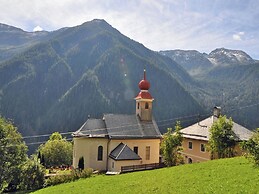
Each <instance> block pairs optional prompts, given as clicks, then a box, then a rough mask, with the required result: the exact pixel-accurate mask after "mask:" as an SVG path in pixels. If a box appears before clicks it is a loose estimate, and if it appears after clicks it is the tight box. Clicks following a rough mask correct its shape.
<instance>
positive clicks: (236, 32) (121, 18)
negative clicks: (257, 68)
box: [0, 0, 259, 59]
mask: <svg viewBox="0 0 259 194" xmlns="http://www.w3.org/2000/svg"><path fill="white" fill-rule="evenodd" d="M0 7H1V12H0V23H5V24H9V25H12V26H16V27H19V28H22V29H24V30H26V31H33V29H34V28H35V27H37V26H38V28H37V29H41V28H42V29H44V30H47V31H53V30H56V29H59V28H61V27H69V26H75V25H80V24H82V23H84V22H86V21H90V20H92V19H95V18H99V19H105V20H106V21H107V22H108V23H109V24H111V25H112V26H113V27H114V28H116V29H118V30H119V31H120V32H121V33H123V34H124V35H126V36H128V37H130V38H131V39H134V40H136V41H138V42H140V43H142V44H144V45H145V46H146V47H147V48H149V49H152V50H155V51H159V50H171V49H184V50H190V49H192V50H198V51H200V52H206V53H209V52H211V51H212V50H214V49H215V48H221V47H225V48H229V49H239V50H244V51H245V52H247V53H248V54H249V55H250V56H252V57H253V58H255V59H259V1H257V0H215V1H213V0H186V1H184V0H123V1H121V0H0Z"/></svg>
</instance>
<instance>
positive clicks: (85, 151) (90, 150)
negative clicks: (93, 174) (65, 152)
mask: <svg viewBox="0 0 259 194" xmlns="http://www.w3.org/2000/svg"><path fill="white" fill-rule="evenodd" d="M107 142H108V139H105V138H74V146H73V167H74V168H78V161H79V158H80V157H84V166H85V168H93V169H94V170H106V169H107ZM99 146H103V158H102V161H98V160H97V157H98V147H99Z"/></svg>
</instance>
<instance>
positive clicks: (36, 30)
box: [33, 26, 43, 32]
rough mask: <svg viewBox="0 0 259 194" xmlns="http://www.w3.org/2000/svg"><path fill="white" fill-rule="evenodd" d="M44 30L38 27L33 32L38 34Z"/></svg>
mask: <svg viewBox="0 0 259 194" xmlns="http://www.w3.org/2000/svg"><path fill="white" fill-rule="evenodd" d="M42 30H43V29H42V28H41V27H40V26H36V27H35V28H33V32H38V31H42Z"/></svg>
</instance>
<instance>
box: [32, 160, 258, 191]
mask: <svg viewBox="0 0 259 194" xmlns="http://www.w3.org/2000/svg"><path fill="white" fill-rule="evenodd" d="M34 193H35V194H45V193H46V194H48V193H52V194H53V193H66V194H67V193H95V194H96V193H102V194H104V193H138V194H139V193H249V194H251V193H259V168H256V167H254V166H253V164H251V163H249V161H248V160H247V159H245V158H244V157H237V158H231V159H221V160H214V161H208V162H203V163H196V164H186V165H182V166H177V167H170V168H163V169H158V170H150V171H142V172H134V173H128V174H121V175H115V176H107V175H97V176H94V177H91V178H88V179H80V180H78V181H76V182H71V183H66V184H61V185H57V186H52V187H48V188H44V189H41V190H38V191H36V192H34Z"/></svg>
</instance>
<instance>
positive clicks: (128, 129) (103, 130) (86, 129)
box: [72, 114, 162, 139]
mask: <svg viewBox="0 0 259 194" xmlns="http://www.w3.org/2000/svg"><path fill="white" fill-rule="evenodd" d="M72 135H73V136H84V137H106V136H108V137H109V138H111V139H121V138H123V139H132V138H142V139H143V138H146V139H152V138H161V137H162V136H161V133H160V131H159V129H158V127H157V124H156V122H155V120H154V119H153V120H152V121H141V120H140V119H139V116H137V115H123V114H104V117H103V119H88V120H87V121H86V122H85V123H84V124H83V125H82V127H81V128H80V129H79V130H78V131H76V132H75V133H73V134H72Z"/></svg>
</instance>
